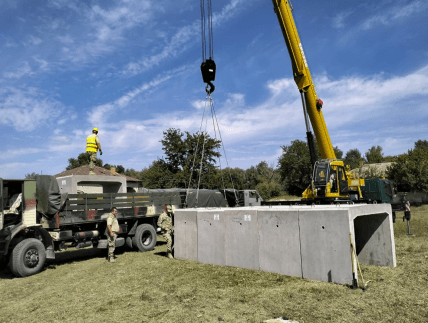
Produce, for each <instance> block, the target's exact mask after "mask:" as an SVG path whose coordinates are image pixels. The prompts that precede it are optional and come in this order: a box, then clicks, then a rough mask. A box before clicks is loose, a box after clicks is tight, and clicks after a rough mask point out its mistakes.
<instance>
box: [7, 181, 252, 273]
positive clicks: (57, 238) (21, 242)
mask: <svg viewBox="0 0 428 323" xmlns="http://www.w3.org/2000/svg"><path fill="white" fill-rule="evenodd" d="M106 177H108V176H106ZM97 178H98V176H97ZM243 194H244V193H243ZM248 194H249V193H248V192H247V195H248ZM252 194H253V193H252ZM257 194H258V193H257ZM189 196H190V198H188V197H189ZM196 196H199V204H198V203H197V204H196V205H195V197H196ZM246 200H247V203H249V202H250V201H251V200H250V199H248V198H247V199H246ZM243 203H244V202H243ZM165 204H170V205H172V207H173V209H176V208H183V207H194V206H199V207H203V206H226V205H227V202H226V199H225V197H224V196H223V194H222V193H221V192H220V191H218V190H211V191H208V190H202V191H201V192H196V191H195V190H193V192H192V194H189V192H188V191H186V190H183V189H170V190H143V191H141V192H129V193H77V194H69V193H68V192H64V191H63V192H61V190H60V188H59V185H58V182H57V180H56V179H55V177H53V176H47V175H43V176H42V175H39V176H36V178H35V179H24V180H22V179H0V211H1V213H0V214H1V215H0V258H1V259H0V263H2V264H4V265H8V266H9V267H10V270H11V272H12V273H13V274H14V275H15V276H18V277H25V276H30V275H33V274H36V273H38V272H39V271H41V270H42V269H43V267H44V264H45V260H46V259H55V253H57V252H60V251H63V250H65V249H67V248H69V247H74V248H86V247H91V246H92V247H95V248H101V249H104V248H107V237H106V225H107V223H106V221H105V218H104V215H105V214H107V213H108V212H110V210H111V208H112V207H116V208H117V209H118V214H117V219H118V222H119V226H120V231H119V235H118V238H117V240H116V247H121V246H124V245H125V244H126V245H127V246H128V247H130V248H134V249H137V250H139V251H142V252H144V251H148V250H152V249H154V247H155V245H156V242H157V232H158V231H159V230H158V228H157V220H158V217H159V215H160V213H161V212H162V208H163V206H164V205H165ZM242 205H244V204H242Z"/></svg>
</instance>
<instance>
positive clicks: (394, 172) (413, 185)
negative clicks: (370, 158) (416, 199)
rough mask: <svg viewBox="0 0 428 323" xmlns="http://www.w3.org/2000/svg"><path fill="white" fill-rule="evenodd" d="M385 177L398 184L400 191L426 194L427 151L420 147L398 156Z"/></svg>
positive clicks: (427, 182) (427, 190)
mask: <svg viewBox="0 0 428 323" xmlns="http://www.w3.org/2000/svg"><path fill="white" fill-rule="evenodd" d="M419 147H420V146H419ZM387 176H388V178H389V179H391V180H393V181H395V182H396V183H397V184H398V189H399V190H400V191H404V192H410V191H418V192H424V193H428V150H425V148H423V147H420V148H415V149H410V150H409V151H408V153H407V154H402V155H399V156H398V157H397V160H396V162H395V163H393V164H392V165H391V166H390V167H388V169H387Z"/></svg>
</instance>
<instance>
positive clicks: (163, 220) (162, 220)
mask: <svg viewBox="0 0 428 323" xmlns="http://www.w3.org/2000/svg"><path fill="white" fill-rule="evenodd" d="M158 227H160V228H161V229H162V236H163V237H164V239H165V241H166V249H167V253H168V257H170V258H171V257H172V237H171V235H172V234H174V227H173V226H172V218H171V216H170V215H169V214H168V213H167V212H162V214H161V215H160V216H159V219H158Z"/></svg>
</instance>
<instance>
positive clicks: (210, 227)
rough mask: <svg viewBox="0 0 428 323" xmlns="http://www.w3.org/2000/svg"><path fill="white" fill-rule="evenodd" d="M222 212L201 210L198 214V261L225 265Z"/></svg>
mask: <svg viewBox="0 0 428 323" xmlns="http://www.w3.org/2000/svg"><path fill="white" fill-rule="evenodd" d="M225 220H226V217H225V215H224V210H221V209H216V210H209V209H205V210H204V209H202V210H200V211H199V212H198V216H197V221H198V259H197V260H198V261H199V262H201V263H206V264H213V265H222V266H225V265H226V248H225V245H226V244H225V231H226V221H225Z"/></svg>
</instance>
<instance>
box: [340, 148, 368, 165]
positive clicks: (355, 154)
mask: <svg viewBox="0 0 428 323" xmlns="http://www.w3.org/2000/svg"><path fill="white" fill-rule="evenodd" d="M343 162H344V163H345V165H349V166H350V168H351V169H355V168H358V167H360V166H361V165H362V164H363V163H364V158H363V157H362V156H361V153H360V151H359V150H358V149H351V150H349V151H348V152H347V153H346V155H345V159H344V160H343Z"/></svg>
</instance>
